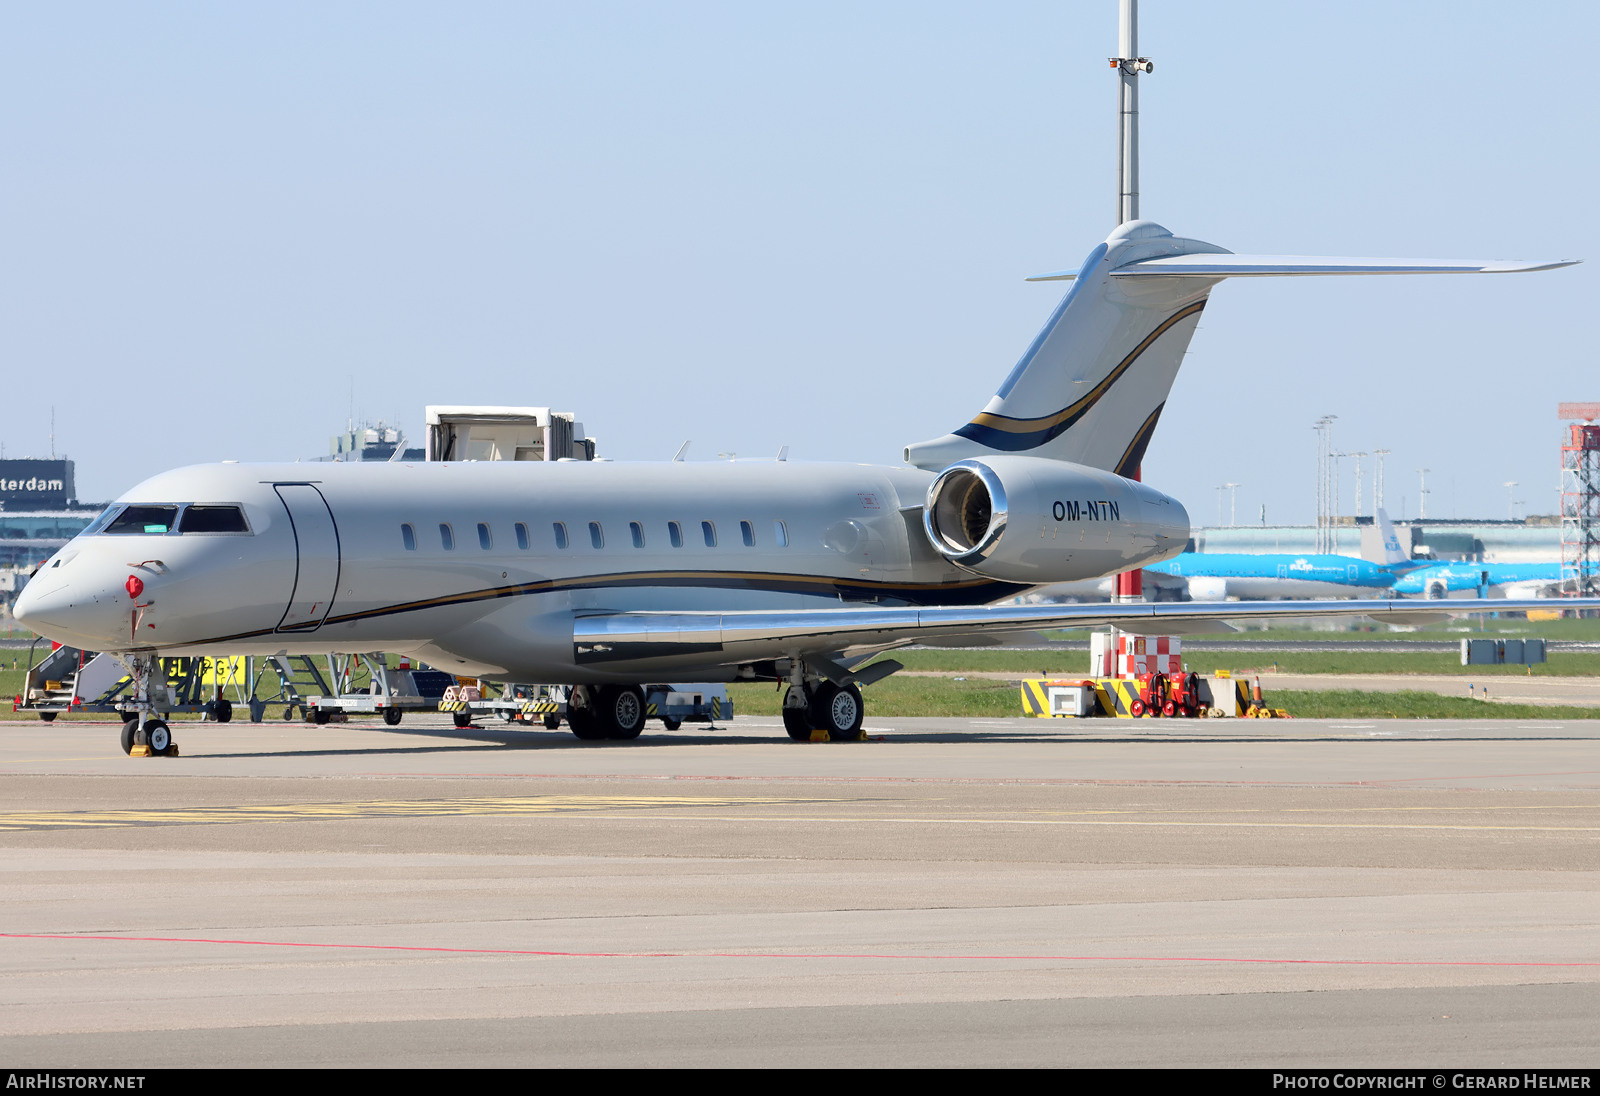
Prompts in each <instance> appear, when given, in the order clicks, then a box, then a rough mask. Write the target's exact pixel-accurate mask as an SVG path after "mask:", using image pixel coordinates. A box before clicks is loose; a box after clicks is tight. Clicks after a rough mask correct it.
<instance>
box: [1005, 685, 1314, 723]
mask: <svg viewBox="0 0 1600 1096" xmlns="http://www.w3.org/2000/svg"><path fill="white" fill-rule="evenodd" d="M1201 680H1202V682H1203V683H1205V685H1207V686H1209V692H1210V696H1211V701H1210V703H1209V704H1208V705H1207V707H1208V708H1217V709H1221V711H1222V714H1224V715H1229V716H1233V717H1236V718H1243V717H1246V716H1250V715H1252V714H1253V712H1252V709H1254V708H1258V706H1257V705H1255V704H1254V703H1253V702H1252V701H1251V699H1250V687H1249V685H1248V684H1247V683H1246V682H1244V681H1242V680H1232V679H1229V678H1210V679H1206V678H1202V679H1201ZM1080 685H1089V686H1091V687H1093V689H1094V696H1095V709H1096V710H1095V711H1093V712H1091V713H1090V714H1092V715H1100V716H1114V717H1116V718H1117V719H1137V718H1144V719H1149V718H1154V717H1156V716H1159V715H1160V712H1159V710H1158V711H1155V712H1149V711H1145V710H1144V708H1143V705H1141V706H1140V714H1139V715H1138V716H1135V715H1134V714H1133V705H1134V702H1135V701H1137V700H1139V682H1138V681H1137V680H1136V679H1134V678H1119V677H1098V678H1076V679H1072V678H1069V679H1066V680H1062V679H1059V678H1024V679H1023V681H1022V714H1023V715H1025V716H1033V717H1036V718H1042V719H1048V718H1050V717H1051V715H1052V714H1055V715H1058V716H1059V718H1063V719H1068V718H1071V716H1070V715H1069V714H1068V713H1066V712H1060V713H1053V712H1052V710H1051V704H1050V693H1051V690H1052V689H1056V690H1059V689H1064V688H1071V687H1074V686H1080ZM1261 710H1268V709H1261ZM1286 716H1287V713H1282V714H1280V715H1279V716H1278V718H1280V719H1281V718H1285V717H1286ZM1268 718H1270V717H1268Z"/></svg>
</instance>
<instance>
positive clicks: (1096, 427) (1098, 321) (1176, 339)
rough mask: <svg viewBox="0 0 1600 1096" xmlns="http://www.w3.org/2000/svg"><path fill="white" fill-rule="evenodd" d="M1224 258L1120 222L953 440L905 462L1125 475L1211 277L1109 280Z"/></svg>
mask: <svg viewBox="0 0 1600 1096" xmlns="http://www.w3.org/2000/svg"><path fill="white" fill-rule="evenodd" d="M1185 254H1227V253H1226V252H1224V251H1223V250H1222V249H1221V248H1219V247H1215V246H1213V245H1211V244H1206V243H1201V242H1199V241H1198V240H1185V239H1180V238H1179V237H1176V236H1173V235H1172V233H1170V232H1168V231H1167V230H1166V229H1164V228H1162V227H1161V226H1160V225H1157V224H1154V223H1152V222H1150V221H1130V222H1128V223H1127V224H1125V225H1122V226H1121V227H1119V228H1118V229H1117V230H1116V231H1115V232H1113V233H1112V234H1111V236H1110V237H1109V238H1108V239H1107V240H1106V242H1105V243H1103V244H1101V245H1100V246H1099V247H1097V248H1095V249H1094V251H1093V252H1091V253H1090V255H1089V258H1088V259H1087V260H1086V261H1085V262H1084V264H1083V268H1082V269H1081V270H1079V271H1078V272H1077V274H1076V275H1066V274H1062V275H1046V276H1045V277H1046V278H1048V279H1050V280H1065V279H1066V278H1068V277H1071V278H1074V279H1075V280H1074V282H1073V286H1072V289H1071V290H1070V291H1069V292H1068V293H1067V295H1066V297H1065V298H1064V299H1063V300H1062V302H1061V303H1060V304H1059V305H1058V306H1057V307H1056V310H1055V312H1054V313H1053V314H1052V315H1051V317H1050V319H1049V321H1048V322H1046V323H1045V325H1044V330H1042V331H1040V332H1039V334H1038V336H1037V337H1036V338H1035V339H1034V340H1033V345H1032V346H1030V347H1028V350H1027V353H1025V354H1023V355H1022V360H1021V361H1019V362H1017V364H1016V367H1015V368H1013V369H1012V370H1011V375H1010V376H1008V377H1007V378H1006V379H1005V383H1004V384H1002V385H1001V386H1000V391H999V392H997V393H996V394H995V396H994V398H993V399H991V400H990V401H989V403H988V405H987V406H986V407H985V408H984V409H983V411H982V412H981V413H980V414H978V415H976V416H974V418H973V419H972V421H971V422H969V423H967V424H965V425H964V426H961V427H959V428H957V429H956V430H955V432H954V433H951V434H946V435H945V436H944V437H942V438H937V439H935V440H933V441H925V442H919V443H918V444H916V445H912V446H909V447H907V449H906V460H907V461H909V462H910V463H911V464H914V465H916V466H918V467H920V468H928V469H934V470H937V469H940V468H945V467H948V466H949V465H951V464H953V463H955V462H956V461H958V460H963V459H966V458H968V457H981V456H986V455H992V454H995V453H1027V454H1029V455H1030V456H1039V457H1050V458H1053V459H1055V460H1065V461H1072V462H1073V463H1075V464H1084V465H1088V466H1090V467H1092V468H1105V469H1109V470H1111V471H1114V472H1116V473H1117V474H1118V475H1131V474H1132V472H1133V470H1134V469H1136V468H1137V467H1138V466H1139V462H1140V461H1141V460H1142V459H1143V457H1144V450H1145V446H1146V445H1148V444H1149V442H1150V435H1151V434H1152V433H1153V432H1154V430H1155V426H1156V420H1157V419H1159V418H1160V417H1161V409H1162V408H1163V407H1164V406H1165V405H1166V401H1167V393H1168V392H1169V391H1170V390H1171V388H1172V382H1173V380H1174V379H1175V378H1176V377H1177V375H1178V365H1179V363H1180V362H1181V361H1182V360H1183V355H1184V352H1185V351H1186V350H1187V349H1188V346H1189V339H1190V337H1191V336H1193V335H1194V329H1195V327H1196V325H1197V324H1198V323H1199V322H1200V310H1201V309H1203V308H1205V305H1206V297H1207V295H1208V294H1209V293H1210V292H1211V287H1212V286H1214V285H1216V284H1217V282H1219V281H1221V280H1222V279H1221V277H1208V278H1189V277H1174V278H1154V279H1149V280H1143V279H1141V280H1139V281H1137V282H1123V281H1117V282H1113V280H1112V278H1111V273H1112V271H1114V270H1116V269H1118V268H1119V267H1122V266H1124V265H1126V264H1128V263H1132V262H1137V261H1139V260H1141V259H1155V258H1162V257H1166V256H1171V255H1185Z"/></svg>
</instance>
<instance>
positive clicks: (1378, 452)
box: [1372, 449, 1389, 514]
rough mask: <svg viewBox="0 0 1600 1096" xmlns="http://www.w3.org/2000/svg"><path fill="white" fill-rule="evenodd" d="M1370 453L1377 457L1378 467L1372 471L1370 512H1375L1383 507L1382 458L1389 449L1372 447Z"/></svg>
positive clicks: (1387, 453)
mask: <svg viewBox="0 0 1600 1096" xmlns="http://www.w3.org/2000/svg"><path fill="white" fill-rule="evenodd" d="M1372 455H1373V456H1375V457H1377V458H1378V467H1377V468H1376V469H1375V470H1374V471H1373V473H1372V512H1373V513H1374V514H1376V513H1377V512H1378V511H1379V510H1382V509H1383V458H1384V457H1387V456H1388V455H1389V450H1387V449H1374V450H1373V451H1372Z"/></svg>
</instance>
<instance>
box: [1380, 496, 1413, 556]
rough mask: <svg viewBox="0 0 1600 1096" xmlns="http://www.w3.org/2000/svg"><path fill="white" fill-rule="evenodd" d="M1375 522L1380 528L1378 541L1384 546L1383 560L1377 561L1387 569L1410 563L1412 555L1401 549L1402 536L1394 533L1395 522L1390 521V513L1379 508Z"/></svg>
mask: <svg viewBox="0 0 1600 1096" xmlns="http://www.w3.org/2000/svg"><path fill="white" fill-rule="evenodd" d="M1373 520H1374V521H1375V522H1376V523H1377V526H1378V539H1379V542H1380V543H1381V545H1382V549H1381V550H1382V552H1383V558H1381V559H1378V560H1375V561H1374V562H1376V563H1381V564H1382V565H1383V566H1385V567H1393V566H1395V565H1396V564H1400V563H1410V562H1411V553H1410V552H1408V551H1406V550H1405V549H1404V548H1402V547H1400V536H1399V534H1397V533H1396V532H1395V531H1394V522H1392V521H1390V520H1389V513H1388V511H1387V510H1385V509H1384V508H1383V507H1381V506H1380V507H1378V509H1377V513H1376V515H1375V516H1374V518H1373Z"/></svg>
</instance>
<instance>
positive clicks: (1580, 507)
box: [1556, 403, 1600, 597]
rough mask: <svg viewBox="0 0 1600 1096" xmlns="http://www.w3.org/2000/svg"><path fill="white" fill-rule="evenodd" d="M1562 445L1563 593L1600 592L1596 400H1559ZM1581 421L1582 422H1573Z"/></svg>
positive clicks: (1599, 441) (1599, 447) (1598, 416)
mask: <svg viewBox="0 0 1600 1096" xmlns="http://www.w3.org/2000/svg"><path fill="white" fill-rule="evenodd" d="M1556 411H1557V417H1558V418H1560V419H1561V421H1562V422H1565V423H1567V428H1566V434H1565V436H1564V437H1563V438H1562V444H1561V592H1562V593H1563V594H1564V595H1566V596H1567V597H1594V596H1595V595H1596V593H1597V592H1600V425H1596V423H1595V420H1596V419H1600V403H1563V404H1561V405H1559V406H1558V407H1557V409H1556ZM1574 420H1581V421H1574Z"/></svg>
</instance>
